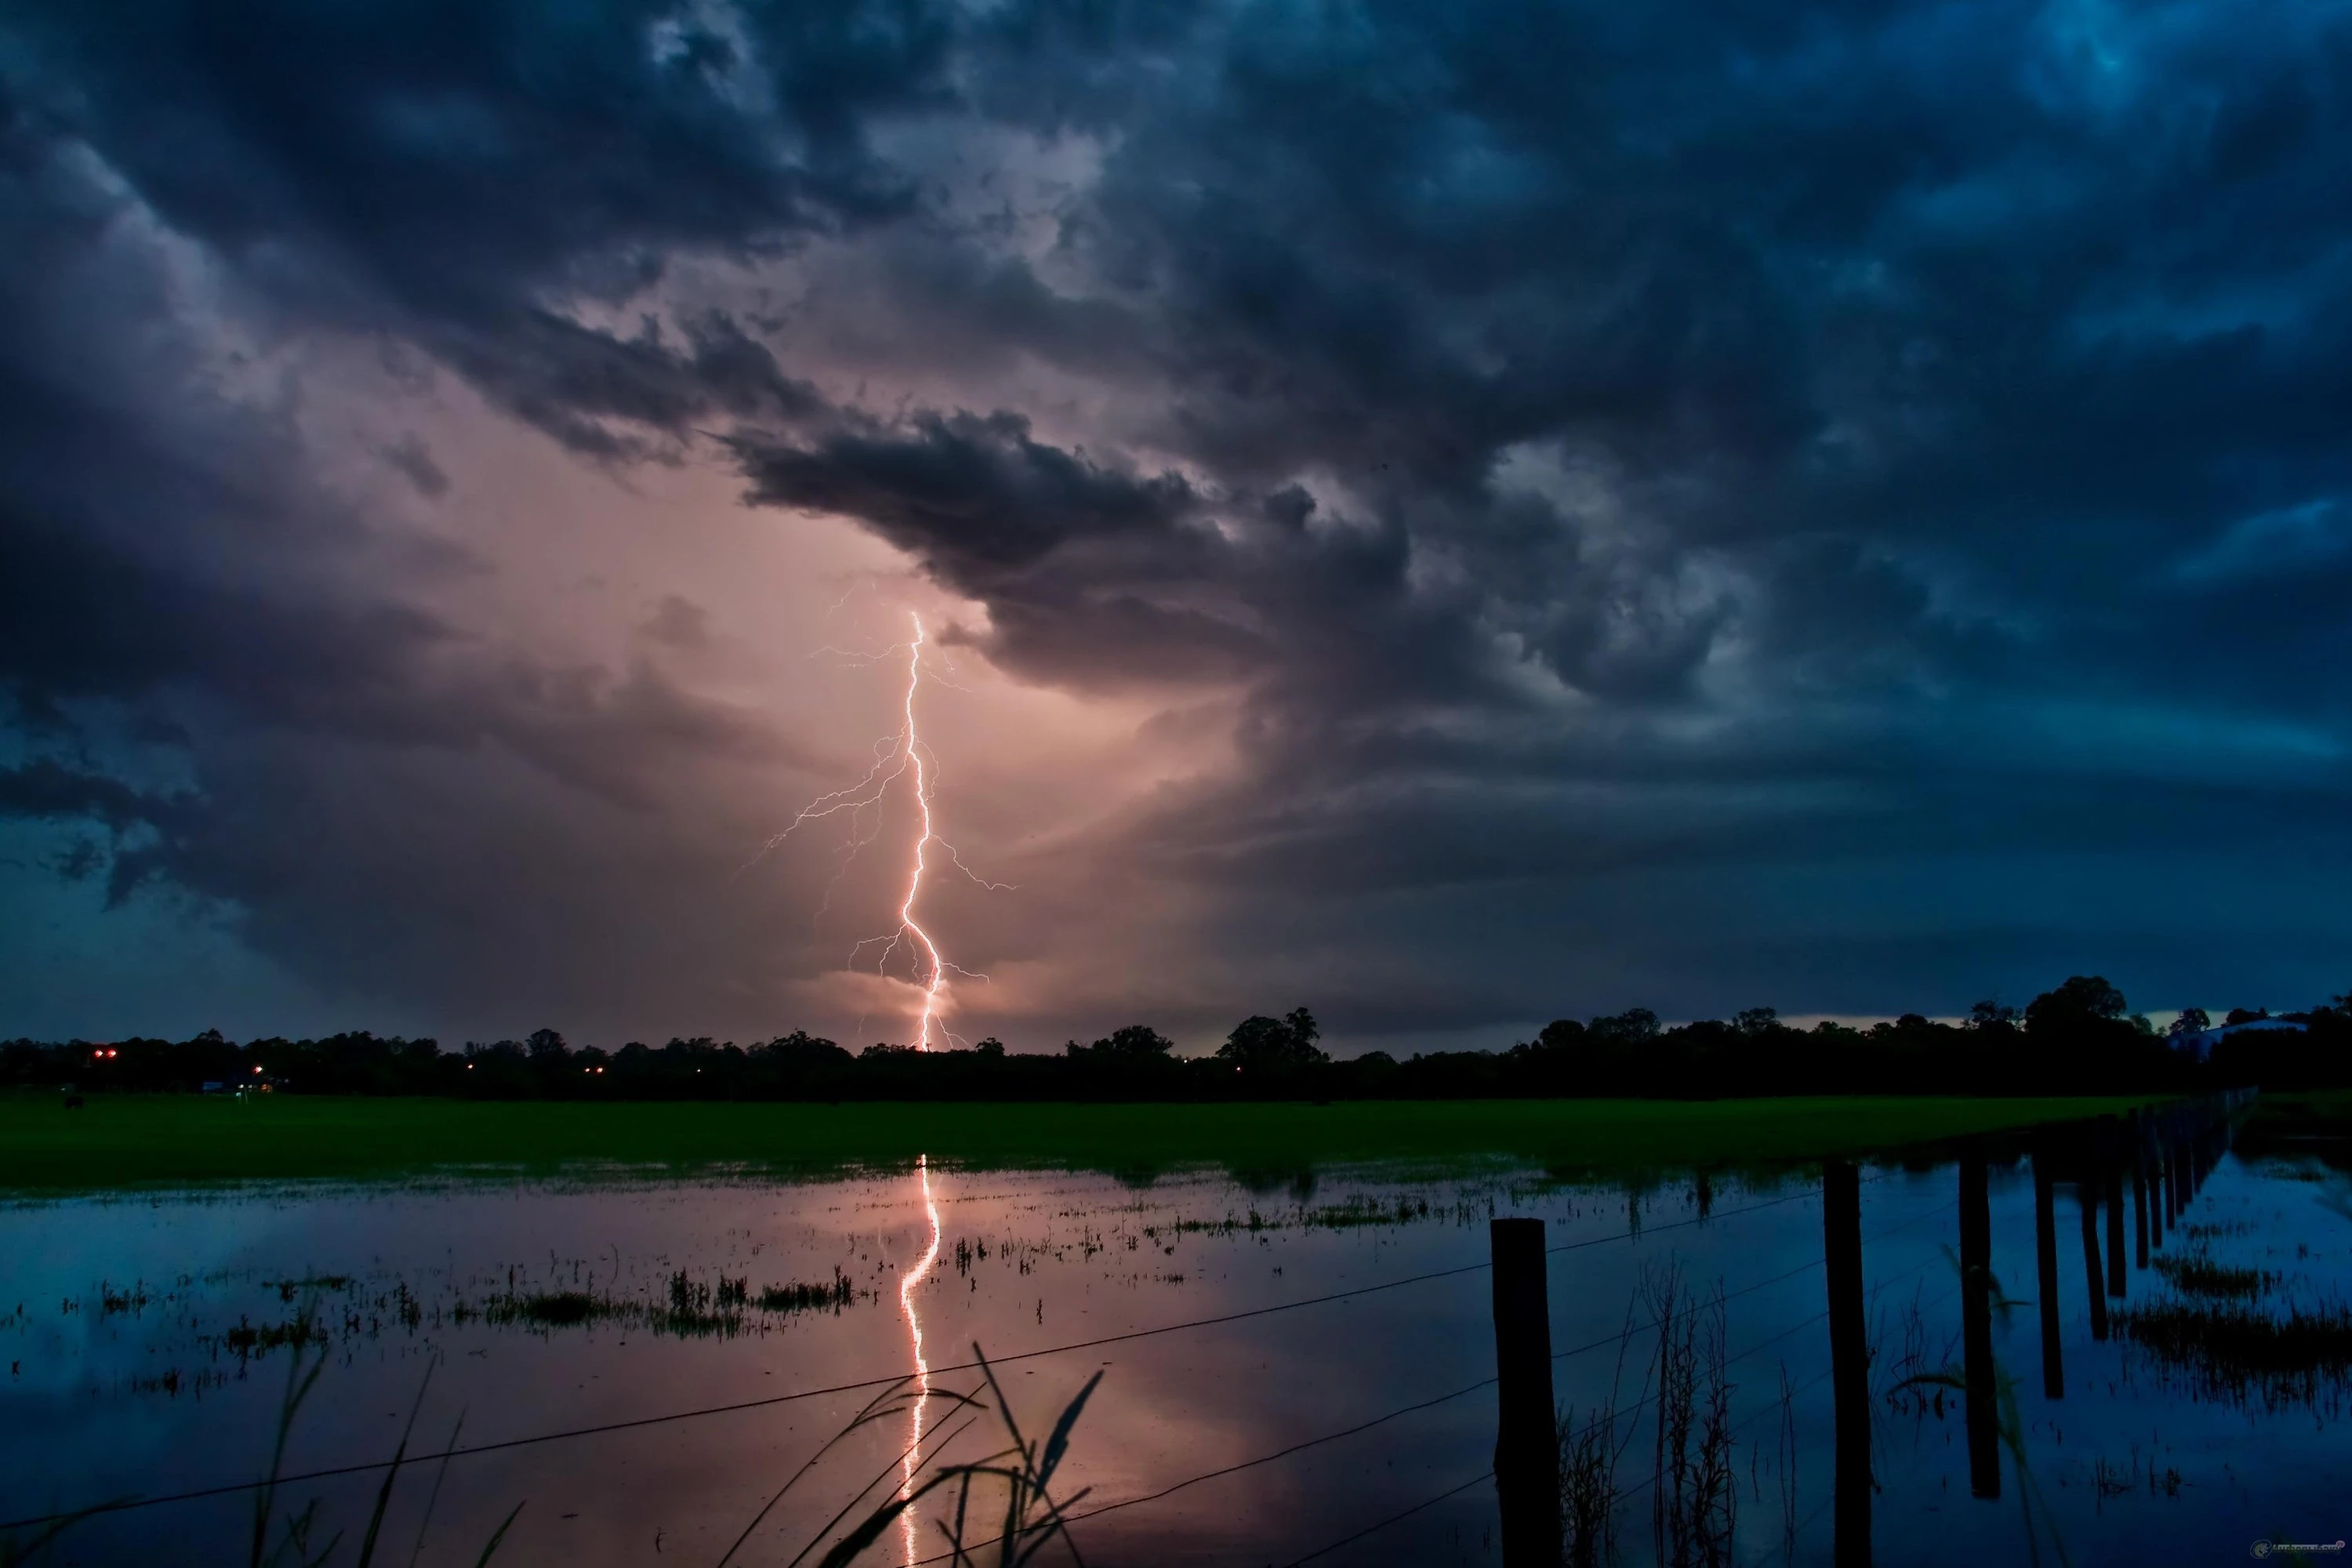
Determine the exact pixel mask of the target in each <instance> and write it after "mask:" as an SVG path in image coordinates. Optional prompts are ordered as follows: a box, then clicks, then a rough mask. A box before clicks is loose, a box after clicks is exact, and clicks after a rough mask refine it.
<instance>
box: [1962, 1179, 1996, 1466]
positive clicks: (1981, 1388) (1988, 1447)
mask: <svg viewBox="0 0 2352 1568" xmlns="http://www.w3.org/2000/svg"><path fill="white" fill-rule="evenodd" d="M1960 1355H1961V1361H1962V1363H1963V1373H1964V1377H1963V1382H1964V1383H1965V1384H1966V1388H1967V1394H1968V1422H1969V1491H1970V1492H1972V1493H1974V1494H1975V1495H1976V1496H1978V1497H1984V1498H1995V1497H1999V1496H2000V1415H1999V1413H1998V1411H1997V1410H1996V1409H1995V1408H1994V1400H1995V1398H1996V1394H1995V1391H1994V1387H1993V1372H1992V1207H1991V1202H1990V1195H1989V1194H1988V1191H1987V1188H1986V1185H1985V1155H1984V1145H1983V1143H1982V1142H1979V1141H1974V1140H1972V1141H1970V1142H1969V1143H1968V1144H1966V1145H1965V1146H1963V1147H1962V1149H1961V1151H1960Z"/></svg>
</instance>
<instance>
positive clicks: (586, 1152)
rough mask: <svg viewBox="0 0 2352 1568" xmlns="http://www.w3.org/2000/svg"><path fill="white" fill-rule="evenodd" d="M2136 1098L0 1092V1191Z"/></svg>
mask: <svg viewBox="0 0 2352 1568" xmlns="http://www.w3.org/2000/svg"><path fill="white" fill-rule="evenodd" d="M2134 1103H2139V1102H2138V1101H2136V1100H2106V1099H2097V1100H2092V1099H2071V1100H1968V1099H1934V1098H1902V1099H1894V1098H1887V1099H1878V1098H1852V1099H1806V1100H1710V1101H1696V1102H1693V1101H1681V1100H1441V1101H1343V1102H1341V1103H1339V1104H1336V1105H1326V1106H1315V1105H1304V1104H1244V1105H1166V1104H1150V1105H1072V1104H1017V1105H1016V1104H1001V1105H970V1104H961V1105H960V1104H946V1103H936V1102H926V1103H919V1104H885V1103H846V1104H841V1105H796V1104H715V1103H707V1102H692V1103H646V1102H634V1103H627V1104H604V1105H584V1104H566V1103H562V1102H549V1101H519V1102H499V1103H491V1102H480V1101H468V1100H356V1099H353V1100H344V1099H327V1098H316V1099H314V1098H309V1097H299V1096H292V1095H280V1096H273V1097H270V1098H267V1099H259V1100H246V1101H236V1100H223V1099H216V1098H206V1097H200V1096H194V1095H184V1096H164V1095H158V1096H100V1095H94V1096H92V1097H91V1098H90V1100H89V1106H88V1108H87V1109H85V1110H73V1111H68V1110H65V1109H64V1108H63V1107H62V1106H61V1105H60V1104H59V1103H58V1099H57V1098H56V1097H55V1096H51V1095H36V1094H26V1095H19V1096H8V1097H0V1191H5V1192H11V1193H15V1194H20V1195H42V1194H47V1195H57V1194H68V1193H75V1192H103V1191H110V1190H121V1189H132V1188H142V1187H168V1186H183V1185H197V1184H207V1183H217V1182H236V1181H265V1182H266V1181H289V1180H300V1179H310V1178H331V1179H344V1180H355V1179H373V1178H386V1177H399V1176H404V1175H425V1174H435V1173H450V1172H452V1171H457V1172H463V1171H464V1170H465V1169H466V1168H467V1167H474V1168H477V1169H479V1168H483V1167H489V1168H491V1170H490V1171H485V1172H484V1173H492V1172H493V1171H495V1170H496V1169H497V1168H507V1169H513V1170H520V1171H523V1172H528V1173H554V1172H557V1171H560V1170H562V1169H563V1168H565V1167H576V1166H580V1165H583V1164H590V1163H611V1164H618V1165H624V1166H634V1167H658V1168H662V1169H663V1170H664V1171H666V1172H668V1173H683V1172H687V1171H692V1170H704V1169H709V1168H711V1167H718V1166H729V1165H737V1166H748V1167H752V1168H755V1169H760V1170H765V1171H769V1172H773V1173H778V1174H783V1175H815V1174H821V1173H829V1172H836V1171H840V1170H844V1169H857V1168H880V1169H894V1168H904V1167H906V1166H908V1165H909V1164H911V1163H913V1161H914V1159H915V1157H916V1156H917V1155H918V1154H928V1155H929V1156H930V1158H931V1159H932V1160H933V1161H934V1162H935V1163H940V1164H943V1165H948V1166H959V1167H964V1168H979V1169H985V1168H997V1169H1012V1168H1046V1169H1077V1170H1093V1171H1102V1172H1108V1173H1113V1174H1116V1175H1119V1176H1123V1177H1128V1178H1130V1179H1144V1178H1148V1177H1150V1176H1152V1175H1155V1174H1159V1173H1165V1172H1169V1171H1173V1170H1179V1169H1184V1168H1192V1167H1215V1166H1222V1167H1223V1168H1225V1169H1226V1170H1228V1171H1230V1172H1232V1173H1234V1175H1236V1176H1238V1177H1240V1178H1241V1179H1243V1180H1244V1181H1247V1182H1252V1183H1259V1182H1264V1183H1268V1184H1276V1183H1280V1182H1282V1181H1286V1180H1291V1179H1295V1178H1297V1177H1299V1176H1302V1175H1304V1174H1305V1173H1307V1172H1308V1171H1311V1170H1315V1169H1319V1168H1328V1167H1331V1166H1335V1165H1345V1164H1353V1163H1364V1162H1370V1161H1405V1162H1410V1163H1416V1164H1424V1165H1444V1164H1459V1163H1467V1162H1476V1161H1480V1160H1496V1159H1500V1160H1507V1161H1510V1162H1514V1163H1528V1164H1534V1165H1538V1166H1541V1167H1543V1168H1545V1169H1547V1170H1549V1171H1552V1172H1554V1173H1559V1174H1562V1175H1575V1174H1583V1173H1633V1172H1638V1171H1642V1170H1664V1169H1670V1168H1675V1167H1685V1166H1694V1165H1702V1166H1717V1167H1724V1166H1755V1165H1769V1164H1772V1163H1780V1162H1788V1161H1799V1160H1805V1159H1809V1158H1818V1157H1821V1156H1823V1155H1829V1154H1856V1153H1865V1152H1874V1151H1885V1150H1892V1149H1895V1148H1897V1147H1900V1146H1902V1145H1906V1144H1909V1143H1915V1142H1922V1141H1927V1140H1933V1139H1940V1138H1950V1137H1956V1136H1959V1135H1961V1134H1965V1133H1970V1132H1982V1131H1995V1130H1998V1129H2001V1128H2006V1127H2017V1126H2021V1125H2025V1124H2027V1123H2030V1122H2035V1121H2055V1120H2061V1119H2064V1118H2069V1117H2076V1116H2088V1115H2095V1114H2099V1113H2102V1112H2106V1111H2112V1110H2120V1109H2122V1108H2124V1107H2126V1106H2127V1105H2131V1104H2134Z"/></svg>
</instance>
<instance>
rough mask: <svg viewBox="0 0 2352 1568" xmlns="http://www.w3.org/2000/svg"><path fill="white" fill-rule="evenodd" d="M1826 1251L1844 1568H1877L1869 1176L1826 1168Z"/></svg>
mask: <svg viewBox="0 0 2352 1568" xmlns="http://www.w3.org/2000/svg"><path fill="white" fill-rule="evenodd" d="M1822 1264H1823V1268H1824V1272H1826V1273H1827V1274H1828V1276H1829V1289H1830V1376H1831V1393H1832V1395H1833V1396H1834V1404H1835V1406H1836V1410H1837V1461H1836V1465H1837V1479H1836V1488H1837V1490H1836V1493H1835V1497H1836V1508H1837V1514H1836V1519H1837V1533H1836V1546H1835V1548H1834V1551H1835V1553H1836V1563H1837V1568H1870V1335H1869V1330H1868V1328H1867V1327H1866V1326H1865V1325H1864V1322H1863V1312H1862V1174H1861V1173H1860V1172H1858V1171H1856V1170H1855V1169H1854V1168H1853V1166H1852V1165H1850V1164H1848V1163H1845V1162H1844V1161H1843V1160H1832V1161H1831V1162H1830V1163H1828V1164H1827V1165H1825V1166H1823V1167H1822Z"/></svg>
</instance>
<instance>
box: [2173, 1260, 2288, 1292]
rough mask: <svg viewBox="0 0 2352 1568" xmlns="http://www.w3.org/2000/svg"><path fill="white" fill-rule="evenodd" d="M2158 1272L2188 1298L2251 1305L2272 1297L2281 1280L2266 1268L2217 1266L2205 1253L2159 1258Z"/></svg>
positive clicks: (2220, 1264) (2221, 1264)
mask: <svg viewBox="0 0 2352 1568" xmlns="http://www.w3.org/2000/svg"><path fill="white" fill-rule="evenodd" d="M2156 1271H2157V1272H2158V1273H2159V1274H2161V1275H2163V1276H2164V1277H2165V1279H2168V1280H2170V1281H2171V1283H2172V1288H2173V1289H2176V1290H2178V1291H2179V1292H2180V1293H2181V1294H2182V1295H2184V1296H2204V1297H2209V1298H2211V1299H2212V1300H2222V1301H2251V1300H2254V1299H2255V1298H2256V1297H2258V1296H2262V1295H2264V1294H2266V1293H2268V1291H2269V1290H2270V1289H2271V1287H2272V1286H2273V1285H2275V1284H2277V1283H2278V1276H2277V1275H2275V1274H2273V1273H2271V1272H2270V1271H2269V1270H2268V1269H2265V1268H2231V1266H2229V1265H2228V1264H2225V1263H2216V1262H2214V1261H2213V1260H2212V1259H2211V1258H2208V1257H2206V1256H2205V1255H2204V1254H2203V1253H2201V1252H2191V1253H2186V1254H2183V1255H2181V1256H2179V1257H2173V1258H2158V1259H2157V1260H2156Z"/></svg>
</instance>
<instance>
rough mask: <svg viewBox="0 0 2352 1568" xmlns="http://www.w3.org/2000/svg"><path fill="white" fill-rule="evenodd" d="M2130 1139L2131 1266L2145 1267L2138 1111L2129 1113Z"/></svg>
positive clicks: (2143, 1150) (2143, 1146) (2142, 1133)
mask: <svg viewBox="0 0 2352 1568" xmlns="http://www.w3.org/2000/svg"><path fill="white" fill-rule="evenodd" d="M2125 1136H2126V1137H2127V1138H2129V1139H2130V1140H2131V1173H2132V1233H2133V1238H2134V1240H2135V1241H2136V1242H2137V1247H2136V1249H2135V1250H2134V1252H2133V1254H2132V1258H2133V1267H2135V1268H2147V1129H2146V1128H2144V1127H2142V1126H2141V1125H2140V1120H2139V1112H2138V1111H2137V1110H2135V1111H2133V1112H2132V1113H2131V1121H2130V1123H2129V1125H2128V1126H2126V1129H2125Z"/></svg>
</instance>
